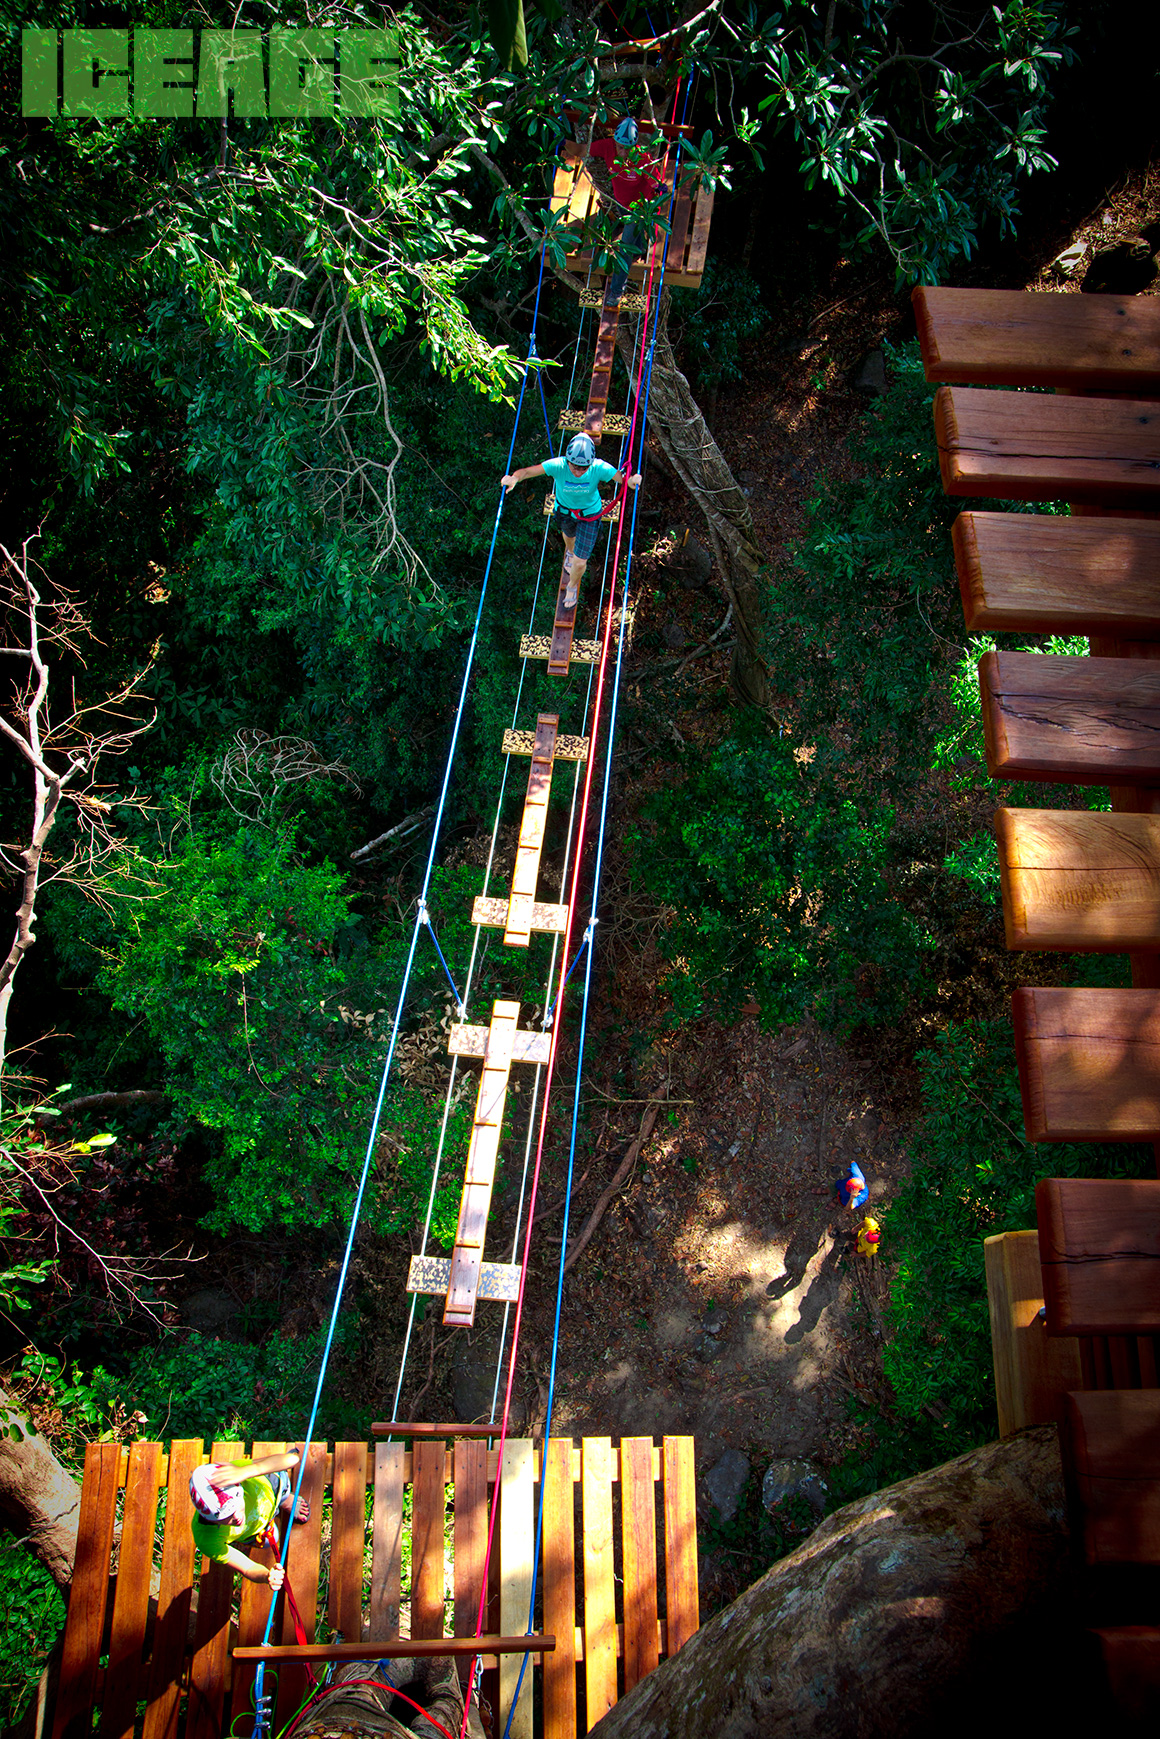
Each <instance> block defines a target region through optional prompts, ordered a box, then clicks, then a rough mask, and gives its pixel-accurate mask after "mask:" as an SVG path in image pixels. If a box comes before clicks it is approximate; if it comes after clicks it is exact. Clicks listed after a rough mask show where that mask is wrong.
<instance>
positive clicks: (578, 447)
mask: <svg viewBox="0 0 1160 1739" xmlns="http://www.w3.org/2000/svg"><path fill="white" fill-rule="evenodd" d="M564 457H565V459H567V460H568V463H569V464H570V465H583V467H584V469H585V470H586V471H587V469H588V467H589V465H591V463H592V461H593V460H594V459H595V457H596V443H595V442H594V441H593V439H592V436H591V435H573V436H572V439H571V440H570V441H569V442H568V445H567V447H566V448H565V450H564Z"/></svg>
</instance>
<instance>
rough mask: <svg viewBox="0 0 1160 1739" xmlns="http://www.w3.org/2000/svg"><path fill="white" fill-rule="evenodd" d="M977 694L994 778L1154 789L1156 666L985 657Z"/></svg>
mask: <svg viewBox="0 0 1160 1739" xmlns="http://www.w3.org/2000/svg"><path fill="white" fill-rule="evenodd" d="M979 686H980V689H981V691H982V699H983V732H984V737H985V740H986V746H987V767H988V770H989V771H990V773H991V775H992V777H993V778H995V779H1036V780H1061V781H1064V782H1066V783H1068V784H1076V785H1125V784H1136V785H1156V784H1160V665H1157V664H1155V663H1153V662H1151V661H1149V660H1147V659H1138V658H1078V657H1077V658H1072V657H1067V658H1056V657H1046V656H1043V655H1041V654H1038V653H1032V652H988V653H986V654H985V655H984V657H983V658H982V659H980V661H979Z"/></svg>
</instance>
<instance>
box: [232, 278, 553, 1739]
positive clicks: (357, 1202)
mask: <svg viewBox="0 0 1160 1739" xmlns="http://www.w3.org/2000/svg"><path fill="white" fill-rule="evenodd" d="M545 245H546V244H545ZM544 254H545V248H544V247H541V249H540V270H539V276H538V278H537V280H536V301H535V307H534V309H533V311H532V332H531V338H530V340H529V352H530V349H531V345H532V343H534V339H535V331H536V321H537V319H538V317H539V311H540V296H541V292H542V289H543V283H544ZM527 384H528V369H527V367H525V368H524V371H523V377H522V379H521V381H520V394H519V400H518V402H517V404H516V414H515V419H514V421H513V424H512V437H511V443H510V446H509V448H508V468H509V469H510V466H511V459H512V454H513V453H514V452H515V444H516V436H517V434H518V432H519V425H520V414H521V411H522V410H523V403H524V393H525V391H526V389H527ZM504 499H505V496H504V491H503V489H502V488H501V489H500V496H499V501H498V503H497V505H496V510H495V523H494V525H493V527H492V533H491V544H490V546H489V548H488V552H487V562H486V564H485V567H484V571H483V581H482V584H481V586H480V592H479V604H478V606H477V608H476V612H475V623H474V625H473V627H472V631H471V640H470V643H469V645H468V649H467V661H466V663H465V665H464V670H463V681H462V683H461V684H460V689H459V704H458V706H457V708H456V712H455V724H454V727H453V729H452V732H451V743H450V747H449V748H448V751H447V762H446V766H445V767H444V771H443V784H442V788H441V789H440V792H439V802H438V806H437V808H436V812H435V822H434V826H433V828H432V832H431V848H430V851H429V852H428V854H427V865H426V868H425V870H424V872H423V886H422V889H421V891H420V895H419V907H418V911H417V912H416V916H415V923H414V926H413V928H412V931H411V942H410V946H409V948H408V950H407V963H406V966H405V968H404V971H403V980H402V984H401V985H400V988H399V997H398V1001H397V1003H396V1005H395V1018H394V1022H393V1024H392V1027H391V1039H390V1044H389V1045H388V1047H387V1056H386V1061H385V1062H384V1064H383V1073H382V1079H381V1081H380V1083H379V1091H378V1097H377V1099H376V1101H375V1109H374V1115H373V1117H372V1119H371V1127H370V1133H369V1135H368V1137H367V1146H366V1153H365V1155H364V1158H363V1164H362V1170H361V1172H360V1174H359V1180H358V1188H357V1190H356V1192H355V1198H354V1206H353V1209H352V1211H351V1219H350V1229H349V1231H348V1233H347V1239H346V1246H345V1248H344V1250H343V1255H342V1262H341V1264H340V1267H339V1272H338V1284H337V1286H336V1288H335V1294H334V1305H333V1308H332V1310H331V1313H330V1322H329V1324H328V1326H327V1331H326V1341H325V1344H324V1346H323V1350H322V1361H321V1364H320V1367H319V1372H318V1381H317V1383H316V1385H315V1389H314V1398H313V1400H312V1402H311V1406H310V1418H309V1421H308V1423H307V1427H306V1433H305V1436H304V1437H303V1441H302V1453H301V1455H300V1457H299V1461H298V1478H297V1480H296V1482H295V1485H294V1500H293V1503H292V1504H291V1506H290V1511H289V1517H288V1520H287V1523H286V1526H285V1527H284V1528H283V1539H282V1549H281V1552H280V1553H279V1562H280V1563H281V1565H282V1566H283V1568H285V1565H286V1560H287V1557H288V1554H289V1551H290V1539H291V1535H292V1533H293V1521H292V1520H291V1519H289V1518H292V1517H293V1516H294V1515H295V1514H296V1513H297V1508H298V1501H299V1498H300V1495H301V1491H302V1482H303V1480H304V1478H305V1476H306V1466H307V1462H308V1460H309V1455H310V1445H311V1443H312V1442H313V1439H314V1426H315V1423H316V1421H317V1418H318V1409H319V1406H320V1405H321V1401H322V1389H323V1385H324V1383H325V1381H326V1373H327V1368H328V1366H329V1363H330V1353H331V1348H332V1346H333V1344H334V1334H335V1329H336V1328H337V1326H338V1318H339V1313H340V1311H341V1308H342V1298H343V1292H344V1290H345V1287H346V1278H347V1274H348V1272H349V1269H350V1261H351V1256H352V1254H353V1252H354V1240H355V1233H356V1231H357V1230H358V1223H359V1218H360V1216H361V1213H362V1204H363V1197H364V1195H365V1194H366V1187H367V1181H368V1179H369V1177H370V1169H371V1163H372V1160H373V1159H374V1152H375V1143H376V1141H377V1140H378V1132H379V1124H380V1122H381V1120H382V1114H383V1104H384V1102H385V1099H386V1093H387V1082H388V1080H389V1077H390V1073H391V1064H392V1063H393V1062H394V1058H395V1047H396V1045H397V1043H398V1037H399V1027H400V1025H401V1023H402V1018H403V1006H404V1003H405V1000H406V995H407V989H408V986H409V984H410V980H411V970H412V967H413V965H414V961H415V950H416V947H417V945H418V941H419V931H420V929H421V928H422V921H421V917H420V915H419V914H420V913H421V912H422V911H423V910H424V908H425V906H426V902H427V893H428V890H429V888H430V884H431V875H432V872H433V870H434V867H435V853H436V850H437V848H438V844H439V833H440V829H441V827H442V824H443V814H444V810H445V808H446V806H447V792H448V789H449V788H450V784H451V770H452V767H453V765H454V762H455V751H456V749H457V747H458V744H459V731H460V727H461V725H462V723H463V711H464V706H465V704H466V700H467V688H468V683H469V681H470V678H471V672H472V668H473V665H474V663H475V652H476V647H477V645H478V643H479V627H480V622H481V621H482V618H483V606H484V601H485V599H486V597H487V588H488V581H489V579H490V577H491V568H492V562H493V560H494V558H495V546H496V541H497V539H498V537H499V527H500V521H501V519H502V518H503V509H504ZM277 1604H278V1603H277V1601H276V1600H271V1602H270V1609H269V1611H268V1613H267V1614H266V1624H265V1628H264V1630H263V1633H262V1646H263V1647H265V1646H266V1644H267V1643H268V1642H269V1640H270V1633H271V1630H272V1629H273V1625H274V1613H275V1610H276V1608H277ZM265 1665H266V1663H265V1661H259V1662H258V1666H257V1671H256V1673H255V1676H254V1705H255V1710H256V1714H255V1720H254V1739H261V1736H262V1734H263V1733H264V1732H265V1729H266V1715H267V1711H266V1708H265V1700H264V1698H263V1695H262V1692H263V1683H264V1671H265Z"/></svg>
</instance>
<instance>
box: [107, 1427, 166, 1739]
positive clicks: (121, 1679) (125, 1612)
mask: <svg viewBox="0 0 1160 1739" xmlns="http://www.w3.org/2000/svg"><path fill="white" fill-rule="evenodd" d="M160 1468H161V1445H160V1443H134V1444H133V1446H132V1448H131V1449H130V1451H129V1473H128V1479H127V1481H126V1485H125V1507H124V1511H123V1514H122V1519H121V1543H120V1550H119V1553H118V1557H117V1578H116V1593H115V1599H114V1601H113V1623H112V1629H111V1632H110V1636H109V1664H108V1666H107V1667H106V1669H105V1695H104V1701H103V1704H102V1708H101V1724H100V1739H133V1730H134V1724H135V1722H136V1718H137V1699H138V1696H139V1689H138V1687H139V1685H140V1683H141V1680H142V1658H141V1657H142V1654H143V1651H144V1646H145V1629H146V1625H147V1624H148V1621H149V1588H150V1583H151V1580H152V1575H153V1535H154V1530H155V1528H156V1525H157V1499H158V1495H159V1493H158V1484H159V1478H160Z"/></svg>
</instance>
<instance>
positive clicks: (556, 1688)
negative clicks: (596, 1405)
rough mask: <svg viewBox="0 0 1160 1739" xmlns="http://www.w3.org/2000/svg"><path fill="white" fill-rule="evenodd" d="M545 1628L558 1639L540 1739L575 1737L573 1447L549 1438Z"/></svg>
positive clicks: (547, 1670) (547, 1671)
mask: <svg viewBox="0 0 1160 1739" xmlns="http://www.w3.org/2000/svg"><path fill="white" fill-rule="evenodd" d="M543 1469H544V1471H543V1502H544V1618H543V1623H544V1629H545V1630H550V1631H551V1632H552V1634H553V1635H554V1636H555V1637H556V1639H557V1646H556V1650H555V1652H554V1653H553V1654H550V1655H548V1656H547V1657H546V1659H545V1661H544V1682H543V1696H544V1729H543V1739H574V1735H575V1734H576V1730H577V1729H576V1705H577V1697H576V1539H575V1500H574V1488H573V1481H572V1445H571V1442H569V1441H567V1440H566V1439H564V1438H560V1437H551V1438H549V1439H548V1442H547V1443H546V1445H545V1446H544V1451H543Z"/></svg>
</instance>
